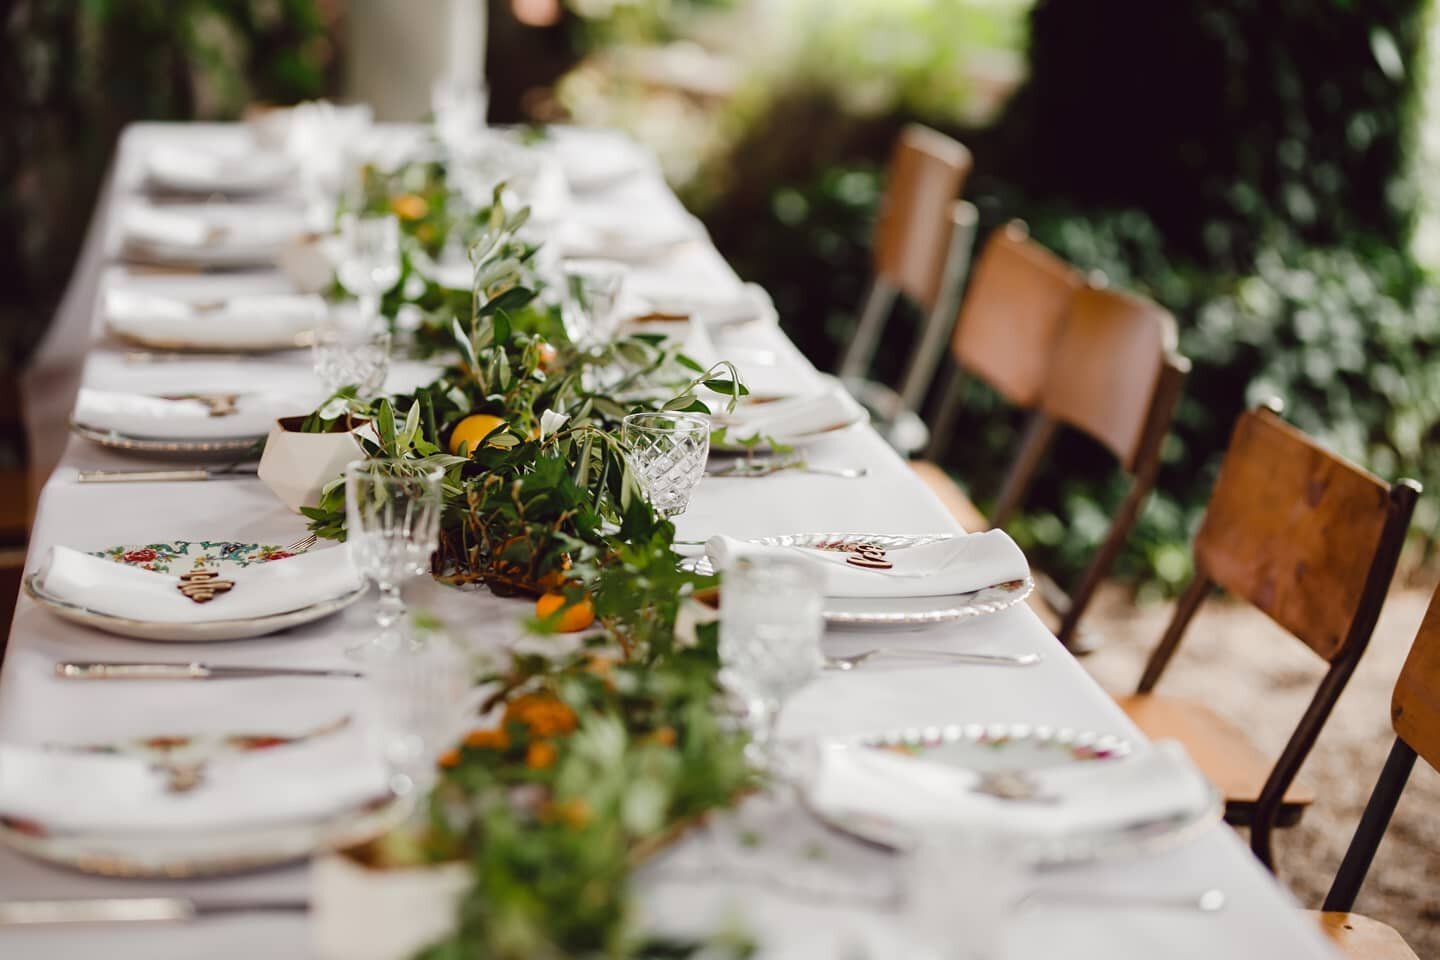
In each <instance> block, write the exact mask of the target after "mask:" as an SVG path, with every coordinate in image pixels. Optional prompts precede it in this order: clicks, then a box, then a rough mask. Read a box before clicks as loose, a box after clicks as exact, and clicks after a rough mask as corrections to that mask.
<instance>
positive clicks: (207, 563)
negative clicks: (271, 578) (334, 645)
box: [24, 540, 366, 643]
mask: <svg viewBox="0 0 1440 960" xmlns="http://www.w3.org/2000/svg"><path fill="white" fill-rule="evenodd" d="M93 555H94V556H97V557H106V558H108V559H111V560H114V561H115V562H116V563H124V564H129V565H131V566H136V567H141V568H143V569H146V570H153V571H155V572H156V573H174V574H176V575H179V574H181V573H184V572H186V571H188V570H194V569H199V568H205V569H210V570H218V571H219V572H220V574H221V575H222V576H224V575H226V574H233V573H234V572H235V571H237V570H242V569H244V568H245V567H248V566H252V565H254V564H257V563H269V562H270V561H273V560H283V559H285V558H286V557H290V556H294V554H292V553H291V552H289V551H288V550H286V549H285V548H283V547H279V546H275V545H271V544H262V543H243V542H240V541H234V540H171V541H167V542H164V543H147V544H121V545H118V546H113V547H107V548H105V549H104V550H96V551H93ZM24 583H25V593H26V594H27V595H28V596H29V597H30V598H31V599H32V600H34V601H35V602H36V603H39V604H40V605H41V606H43V607H45V609H47V610H49V611H50V612H51V613H53V614H54V615H55V616H57V617H60V618H61V619H62V620H68V621H70V622H72V623H78V624H81V625H82V626H87V627H92V628H94V629H96V630H103V631H105V632H106V633H114V634H118V635H120V636H122V637H134V638H135V639H137V640H162V641H170V642H176V643H208V642H211V641H217V640H240V639H244V638H247V637H261V636H265V635H266V634H270V633H277V632H279V631H281V630H288V629H289V628H291V627H298V626H301V625H303V624H306V623H311V622H313V621H315V620H319V619H321V618H323V617H328V616H330V615H331V614H333V613H338V612H339V611H341V610H343V609H345V608H346V607H348V606H350V604H352V603H354V602H355V601H356V600H359V599H360V598H361V597H363V596H364V595H365V590H366V587H365V585H363V584H362V585H361V586H360V587H358V588H356V589H355V590H351V591H348V592H346V593H343V594H340V595H339V596H336V597H326V598H323V599H321V600H317V601H316V602H314V603H311V604H308V605H306V606H304V607H300V608H299V609H296V610H289V611H285V612H283V613H274V614H269V615H267V616H263V617H242V618H237V619H217V620H202V621H198V622H194V623H167V622H158V621H151V620H133V619H130V618H128V617H117V616H114V615H112V614H108V613H102V612H100V611H98V610H91V609H89V608H88V607H84V606H81V605H79V604H75V603H71V602H69V601H67V600H63V599H61V598H59V597H56V596H54V595H52V594H50V593H48V592H47V591H46V590H45V587H44V584H43V583H42V582H41V579H40V575H39V573H38V572H33V573H30V574H29V575H28V576H26V577H25V581H24Z"/></svg>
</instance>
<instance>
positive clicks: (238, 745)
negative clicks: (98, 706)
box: [47, 715, 350, 763]
mask: <svg viewBox="0 0 1440 960" xmlns="http://www.w3.org/2000/svg"><path fill="white" fill-rule="evenodd" d="M349 725H350V717H349V716H348V715H346V716H343V717H340V718H339V719H338V720H332V721H331V722H329V723H326V724H323V725H321V726H318V727H315V728H314V729H311V730H302V731H301V732H299V733H293V734H284V733H249V732H247V733H222V734H214V733H205V734H157V735H154V736H149V737H133V738H129V739H125V740H112V741H107V742H103V743H80V744H72V743H51V744H47V747H48V749H51V750H65V751H70V752H73V753H99V754H106V755H111V756H137V757H145V758H148V759H153V760H163V761H165V762H167V763H178V762H185V763H194V762H199V761H204V760H211V759H214V758H216V757H221V756H225V755H227V754H237V753H255V752H257V751H260V750H270V749H273V748H275V747H285V746H291V745H293V744H297V743H306V742H308V741H310V740H315V739H317V738H319V737H323V736H326V735H328V734H332V733H337V732H339V731H341V730H344V729H345V728H346V727H348V726H349Z"/></svg>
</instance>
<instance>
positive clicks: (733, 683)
mask: <svg viewBox="0 0 1440 960" xmlns="http://www.w3.org/2000/svg"><path fill="white" fill-rule="evenodd" d="M824 595H825V577H824V572H823V571H822V570H821V569H820V568H819V567H818V566H817V565H816V564H813V563H808V562H806V561H805V560H803V559H800V558H792V557H784V556H764V557H741V558H739V559H737V560H736V561H735V562H734V563H732V564H731V565H730V566H729V567H728V568H727V569H726V570H725V571H724V572H723V579H722V581H721V587H720V648H719V652H720V662H721V667H722V671H721V681H722V682H723V683H724V685H725V686H726V687H727V688H729V689H730V690H731V691H733V692H734V693H735V694H736V695H737V696H739V697H740V698H741V699H742V700H743V701H744V702H745V704H746V706H747V708H748V719H749V721H750V724H751V738H752V739H751V744H750V748H749V749H750V759H751V762H753V763H755V764H756V765H757V766H758V767H760V768H761V769H763V770H767V771H769V772H771V773H781V772H782V771H780V770H779V769H778V767H779V764H778V755H777V752H776V747H775V744H776V740H775V731H776V727H777V725H778V723H779V719H780V710H781V708H782V707H784V705H785V701H786V700H788V699H789V698H790V696H791V695H792V694H794V693H795V691H797V690H799V689H800V688H801V687H803V686H805V685H806V684H808V683H809V682H810V681H812V680H814V679H815V678H816V677H817V676H819V674H820V670H821V667H823V666H824V662H825V658H824V656H823V655H822V654H821V652H820V638H821V636H822V635H823V634H824V632H825V618H824V615H823V613H822V601H823V598H824Z"/></svg>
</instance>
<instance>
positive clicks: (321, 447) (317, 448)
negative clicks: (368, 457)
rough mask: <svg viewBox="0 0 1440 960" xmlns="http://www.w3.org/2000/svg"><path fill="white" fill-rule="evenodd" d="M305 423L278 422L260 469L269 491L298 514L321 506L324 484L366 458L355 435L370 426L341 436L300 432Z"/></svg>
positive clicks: (293, 419)
mask: <svg viewBox="0 0 1440 960" xmlns="http://www.w3.org/2000/svg"><path fill="white" fill-rule="evenodd" d="M302 420H303V418H301V417H285V418H283V419H280V420H277V421H275V425H274V426H273V427H271V428H270V436H269V437H267V438H266V440H265V453H264V454H263V455H261V457H260V467H259V470H258V475H259V477H260V480H261V481H262V482H263V483H264V484H265V486H267V487H269V488H270V492H271V493H273V494H275V496H277V497H279V498H280V502H281V503H283V504H285V506H287V507H289V508H290V509H291V510H295V511H297V512H298V511H299V510H300V508H301V507H302V506H303V507H313V506H316V505H318V504H319V502H320V491H321V490H322V489H324V487H325V485H326V484H327V483H329V482H330V481H331V480H334V479H335V478H336V477H338V476H340V475H341V474H342V473H344V472H345V467H346V466H347V465H348V464H350V463H352V462H353V461H355V460H360V459H363V458H364V456H365V452H364V451H363V450H362V449H361V448H360V441H359V440H357V439H356V437H355V434H356V432H357V431H358V430H363V429H365V427H366V426H367V425H368V424H360V425H358V426H357V427H355V428H354V429H352V430H347V431H341V432H339V433H301V432H300V429H299V428H300V423H301V422H302Z"/></svg>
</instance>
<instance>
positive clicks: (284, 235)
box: [120, 204, 303, 256]
mask: <svg viewBox="0 0 1440 960" xmlns="http://www.w3.org/2000/svg"><path fill="white" fill-rule="evenodd" d="M221 209H223V210H224V211H225V212H224V213H223V214H221V213H220V212H219V211H220V210H221ZM302 227H303V223H302V222H301V219H300V217H299V215H297V214H294V213H292V212H288V211H287V212H285V213H281V212H280V211H278V210H276V209H273V208H271V209H242V208H240V207H228V208H214V207H205V206H198V205H197V206H189V207H174V208H172V207H165V208H161V207H156V206H151V205H147V204H132V205H131V206H129V207H127V208H125V210H124V211H123V213H122V214H121V216H120V230H121V237H122V240H123V242H124V244H126V245H127V246H140V247H143V248H146V249H147V250H149V251H150V252H152V253H155V254H158V255H162V256H163V255H166V254H168V253H176V254H179V253H188V254H198V253H206V252H209V253H218V254H225V253H229V254H235V255H238V254H247V255H255V256H260V255H261V254H265V255H277V254H278V253H279V252H280V250H281V249H282V248H283V247H284V246H285V244H287V243H289V242H290V241H291V240H293V239H294V238H295V237H296V236H298V235H299V234H300V232H301V229H302Z"/></svg>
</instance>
